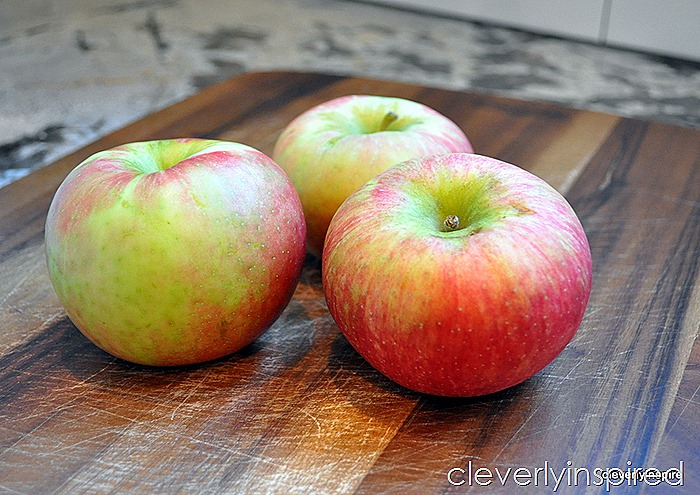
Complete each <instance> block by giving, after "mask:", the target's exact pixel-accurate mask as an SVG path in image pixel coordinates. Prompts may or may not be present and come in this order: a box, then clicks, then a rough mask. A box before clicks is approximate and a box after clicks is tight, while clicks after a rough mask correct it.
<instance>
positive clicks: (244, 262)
mask: <svg viewBox="0 0 700 495" xmlns="http://www.w3.org/2000/svg"><path fill="white" fill-rule="evenodd" d="M305 235H306V226H305V223H304V219H303V212H302V209H301V203H300V201H299V198H298V195H297V193H296V191H295V189H294V187H293V185H292V183H291V182H290V181H289V179H288V177H287V176H286V175H285V174H284V172H283V171H282V170H281V169H280V168H279V167H278V166H277V165H276V164H275V163H274V162H273V161H272V160H271V159H270V158H269V157H267V156H265V155H264V154H263V153H261V152H260V151H258V150H255V149H253V148H250V147H248V146H245V145H242V144H238V143H231V142H224V141H214V140H201V139H171V140H161V141H150V142H140V143H130V144H125V145H123V146H119V147H116V148H112V149H110V150H106V151H102V152H100V153H97V154H95V155H93V156H91V157H90V158H88V159H86V160H85V161H83V162H82V163H81V164H80V165H78V166H77V167H76V168H75V169H74V170H73V171H72V172H71V173H70V174H69V175H68V176H67V177H66V179H65V180H64V181H63V183H62V184H61V186H60V187H59V188H58V190H57V192H56V194H55V196H54V198H53V201H52V203H51V206H50V208H49V212H48V216H47V219H46V230H45V241H46V259H47V265H48V269H49V275H50V278H51V281H52V283H53V286H54V289H55V291H56V294H57V295H58V298H59V300H60V302H61V303H62V304H63V306H64V307H65V309H66V312H67V314H68V316H69V317H70V319H71V320H72V321H73V323H74V324H75V326H76V327H77V328H78V329H79V330H80V331H81V332H82V333H83V334H84V335H85V336H86V337H87V338H89V339H90V340H91V341H92V342H94V343H95V344H96V345H97V346H98V347H100V348H102V349H103V350H105V351H107V352H108V353H110V354H112V355H114V356H117V357H120V358H122V359H125V360H127V361H131V362H134V363H139V364H145V365H153V366H176V365H186V364H194V363H201V362H205V361H209V360H212V359H216V358H219V357H222V356H225V355H228V354H230V353H232V352H235V351H237V350H239V349H241V348H242V347H244V346H245V345H247V344H249V343H250V342H252V341H253V340H254V339H256V338H257V337H258V336H259V335H260V334H261V333H263V332H264V331H265V330H266V329H267V328H269V327H270V326H271V325H272V323H273V322H274V321H275V320H276V319H277V318H278V317H279V315H280V314H281V312H282V311H283V309H284V308H285V307H286V305H287V304H288V303H289V301H290V299H291V297H292V294H293V292H294V290H295V287H296V285H297V283H298V281H299V277H300V275H301V268H302V265H303V260H304V256H305V252H306V248H305Z"/></svg>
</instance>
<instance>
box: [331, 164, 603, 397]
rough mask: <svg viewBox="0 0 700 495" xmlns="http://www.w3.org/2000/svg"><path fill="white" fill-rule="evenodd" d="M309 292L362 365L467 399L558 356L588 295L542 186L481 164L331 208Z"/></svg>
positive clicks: (562, 206) (585, 274)
mask: <svg viewBox="0 0 700 495" xmlns="http://www.w3.org/2000/svg"><path fill="white" fill-rule="evenodd" d="M322 282H323V289H324V294H325V297H326V301H327V304H328V309H329V311H330V313H331V315H332V317H333V319H334V320H335V321H336V323H337V325H338V327H339V328H340V331H341V332H342V333H343V334H344V335H345V337H346V338H347V339H348V341H349V342H350V344H351V345H352V346H353V347H354V348H355V349H356V350H357V351H358V353H359V354H360V355H361V356H363V357H364V358H365V359H366V360H367V361H368V362H369V363H370V364H371V365H372V366H373V367H374V368H376V369H377V370H378V371H380V372H381V373H383V374H384V375H386V376H387V377H388V378H390V379H391V380H393V381H395V382H397V383H399V384H400V385H403V386H404V387H406V388H409V389H411V390H414V391H418V392H423V393H426V394H432V395H441V396H452V397H470V396H477V395H484V394H489V393H492V392H497V391H500V390H503V389H506V388H508V387H511V386H513V385H516V384H518V383H520V382H522V381H524V380H526V379H527V378H529V377H531V376H533V375H534V374H536V373H537V372H538V371H540V370H541V369H542V368H544V367H545V366H546V365H547V364H549V363H550V362H551V361H552V360H553V359H554V358H555V357H556V356H557V355H558V354H559V353H560V352H561V351H562V350H563V349H564V347H565V346H566V345H567V343H568V342H569V341H570V340H571V339H572V337H573V336H574V334H575V333H576V331H577V330H578V328H579V326H580V324H581V322H582V318H583V315H584V311H585V308H586V305H587V303H588V299H589V296H590V291H591V253H590V249H589V245H588V240H587V238H586V234H585V232H584V230H583V228H582V226H581V223H580V222H579V219H578V218H577V216H576V214H575V212H574V211H573V209H572V208H571V206H570V205H569V204H568V203H567V201H566V200H565V199H564V198H563V197H562V196H561V195H560V194H559V193H558V192H557V191H556V190H555V189H553V188H552V187H551V186H550V185H548V184H547V183H546V182H545V181H543V180H542V179H540V178H538V177H536V176H534V175H533V174H531V173H529V172H527V171H525V170H523V169H521V168H519V167H517V166H515V165H511V164H508V163H505V162H502V161H500V160H497V159H494V158H489V157H485V156H480V155H475V154H466V153H453V154H446V155H432V156H428V157H424V158H422V159H415V160H409V161H407V162H404V163H401V164H398V165H396V166H395V167H393V168H391V169H390V170H388V171H386V172H383V173H382V174H380V175H378V176H377V177H375V178H374V179H372V180H370V181H369V182H368V183H367V184H366V185H364V186H363V187H362V188H360V189H359V190H358V191H356V192H355V193H353V194H352V195H351V196H350V197H349V198H348V199H347V200H346V201H345V203H343V205H342V206H341V207H340V208H339V209H338V212H337V213H336V215H335V216H334V218H333V220H332V222H331V224H330V227H329V230H328V236H327V237H326V242H325V247H324V250H323V258H322Z"/></svg>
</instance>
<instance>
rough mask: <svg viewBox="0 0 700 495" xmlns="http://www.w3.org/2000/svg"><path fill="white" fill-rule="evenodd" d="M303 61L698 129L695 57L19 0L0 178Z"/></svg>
mask: <svg viewBox="0 0 700 495" xmlns="http://www.w3.org/2000/svg"><path fill="white" fill-rule="evenodd" d="M256 70H309V71H316V72H326V73H334V74H343V75H346V74H347V75H359V76H365V77H373V78H379V79H391V80H399V81H405V82H411V83H420V84H425V85H430V86H434V87H439V88H448V89H458V90H475V91H481V92H488V93H494V94H502V95H507V96H512V97H516V98H521V99H526V100H544V101H550V102H556V103H561V104H564V105H568V106H572V107H576V108H587V109H593V110H598V111H603V112H610V113H615V114H620V115H624V116H629V117H637V118H643V119H655V120H661V121H665V122H669V123H673V124H678V125H683V126H692V127H700V64H698V63H694V62H689V61H682V60H677V59H670V58H663V57H658V56H653V55H646V54H641V53H636V52H631V51H625V50H618V49H614V48H606V47H600V46H596V45H593V44H590V43H583V42H577V41H571V40H562V39H558V38H553V37H547V36H540V35H536V34H531V33H526V32H522V31H515V30H509V29H505V28H502V27H496V26H488V25H483V24H478V23H472V22H468V21H465V20H458V19H448V18H444V17H439V16H431V15H427V14H420V13H416V12H408V11H401V10H396V9H392V8H388V7H380V6H376V5H369V4H365V3H361V2H352V1H341V0H237V1H236V2H231V1H226V0H89V1H88V0H51V1H44V0H27V1H24V2H13V3H12V4H11V5H10V6H9V7H8V8H5V10H4V11H3V14H2V17H1V18H0V187H1V186H3V185H6V184H8V183H9V182H12V181H13V180H16V179H18V178H20V177H22V176H24V175H26V174H28V173H29V172H31V171H32V170H34V169H36V168H38V167H41V166H43V165H45V164H47V163H50V162H51V161H53V160H55V159H57V158H59V157H61V156H63V155H65V154H67V153H69V152H71V151H74V150H76V149H78V148H80V147H82V146H84V145H86V144H87V143H89V142H91V141H93V140H95V139H97V138H99V137H100V136H103V135H105V134H107V133H109V132H111V131H113V130H116V129H118V128H119V127H122V126H123V125H125V124H127V123H129V122H132V121H134V120H138V119H139V118H141V117H143V116H145V115H147V114H149V113H152V112H153V111H155V110H158V109H160V108H163V107H165V106H168V105H170V104H172V103H175V102H177V101H180V100H182V99H184V98H186V97H187V96H189V95H191V94H193V93H196V92H197V91H198V90H200V89H201V88H204V87H206V86H208V85H211V84H214V83H216V82H219V81H221V80H224V79H226V78H229V77H231V76H234V75H236V74H241V73H244V72H249V71H256Z"/></svg>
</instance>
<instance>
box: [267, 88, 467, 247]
mask: <svg viewBox="0 0 700 495" xmlns="http://www.w3.org/2000/svg"><path fill="white" fill-rule="evenodd" d="M472 151H473V149H472V146H471V144H470V142H469V140H468V139H467V137H466V136H465V134H464V132H463V131H462V130H461V129H460V128H459V127H458V126H457V125H456V124H455V123H454V122H453V121H452V120H450V119H449V118H447V117H446V116H444V115H442V114H440V113H439V112H437V111H436V110H434V109H432V108H430V107H428V106H426V105H424V104H422V103H418V102H415V101H412V100H407V99H404V98H397V97H385V96H375V95H348V96H342V97H339V98H335V99H333V100H330V101H327V102H325V103H322V104H320V105H317V106H315V107H313V108H310V109H309V110H307V111H305V112H303V113H302V114H301V115H299V116H298V117H296V118H295V119H293V120H292V121H291V122H290V123H289V124H288V125H287V126H286V127H285V129H284V130H283V131H282V133H281V134H280V136H279V138H278V139H277V142H276V144H275V148H274V151H273V153H272V158H273V159H274V160H275V162H277V163H278V164H279V165H280V167H282V168H283V169H284V170H285V172H286V173H287V175H289V177H290V178H291V180H292V182H293V183H294V186H295V187H296V188H297V191H298V192H299V196H300V198H301V203H302V205H303V208H304V214H305V217H306V223H307V247H308V249H309V251H310V252H312V253H314V254H316V255H319V256H320V254H321V252H322V249H323V241H324V239H325V236H326V231H327V229H328V224H329V223H330V221H331V218H332V217H333V215H334V214H335V212H336V210H337V209H338V207H339V206H340V204H341V203H342V202H343V201H344V200H345V199H346V198H347V197H348V196H349V195H350V194H351V193H353V192H354V191H356V190H357V189H359V188H360V187H361V186H362V185H363V184H364V183H365V182H367V181H368V180H369V179H371V178H372V177H374V176H375V175H377V174H379V173H380V172H383V171H385V170H387V169H388V168H389V167H391V166H392V165H396V164H397V163H399V162H402V161H405V160H409V159H412V158H419V157H422V156H425V155H429V154H435V153H453V152H472Z"/></svg>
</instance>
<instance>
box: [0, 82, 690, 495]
mask: <svg viewBox="0 0 700 495" xmlns="http://www.w3.org/2000/svg"><path fill="white" fill-rule="evenodd" d="M353 93H354V94H357V93H373V94H385V95H394V96H402V97H406V98H411V99H415V100H418V101H421V102H423V103H425V104H427V105H430V106H432V107H434V108H436V109H437V110H439V111H441V112H443V113H444V114H446V115H447V116H449V117H450V118H452V119H453V120H454V121H455V122H457V123H458V124H459V125H460V126H461V127H462V128H463V129H464V130H465V132H466V133H467V134H468V136H469V137H470V139H471V140H472V142H473V144H474V147H475V149H476V151H477V152H478V153H481V154H486V155H490V156H495V157H497V158H500V159H503V160H506V161H510V162H512V163H515V164H517V165H520V166H522V167H523V168H525V169H527V170H530V171H532V172H533V173H536V174H537V175H539V176H541V177H542V178H544V179H545V180H547V181H549V182H550V183H551V184H552V185H554V186H555V187H556V188H558V189H559V190H560V191H561V192H562V193H564V194H565V195H566V197H567V199H568V200H569V201H570V202H571V203H572V205H573V207H574V209H575V210H576V211H577V213H578V214H579V216H580V218H581V220H582V223H583V225H584V228H585V229H586V232H587V234H588V236H589V239H590V242H591V249H592V253H593V265H594V288H593V294H592V298H591V302H590V304H589V307H588V311H587V313H586V317H585V319H584V322H583V324H582V327H581V329H580V331H579V333H578V334H577V335H576V337H575V338H574V340H573V341H572V342H571V344H570V345H569V346H568V347H567V348H566V349H565V350H564V352H563V353H562V354H561V355H560V356H559V357H558V358H557V359H556V360H555V361H554V362H553V363H552V364H551V365H550V366H548V367H547V368H546V369H545V370H543V371H542V372H541V373H539V374H538V375H536V376H535V377H533V378H532V379H530V380H528V381H526V382H525V383H523V384H521V385H519V386H516V387H513V388H512V389H509V390H506V391H504V392H501V393H498V394H494V395H492V396H487V397H481V398H476V399H468V400H467V399H464V400H456V399H449V400H448V399H439V398H434V397H429V396H423V395H420V394H416V393H412V392H409V391H406V390H404V389H402V388H400V387H398V386H396V385H394V384H393V383H391V382H389V381H388V380H386V379H385V378H383V377H382V376H380V375H379V374H378V373H377V372H375V371H374V370H373V369H372V368H371V367H369V365H367V364H366V363H365V362H364V361H363V360H362V358H361V357H360V356H358V355H357V353H355V351H354V350H353V349H352V348H351V347H350V346H349V344H348V343H347V341H346V340H345V339H344V338H343V337H342V336H341V335H340V334H339V332H338V329H337V327H336V326H335V324H334V323H333V321H332V319H331V318H330V316H329V314H328V312H327V310H326V306H325V302H324V300H323V296H322V290H321V284H320V263H319V260H318V259H316V258H313V257H309V258H308V259H307V260H306V263H305V269H304V274H303V279H302V282H301V283H300V285H299V287H298V289H297V291H296V293H295V296H294V299H293V300H292V302H291V303H290V305H289V307H288V308H287V309H286V311H285V312H284V313H283V315H282V317H281V318H280V320H279V321H278V322H277V323H276V324H275V325H274V326H273V328H272V329H271V330H270V331H268V332H267V333H266V334H264V335H263V336H262V337H261V338H260V339H259V340H258V341H256V342H255V343H253V344H252V345H251V346H249V347H248V348H246V349H244V350H243V351H241V352H239V353H237V354H235V355H233V356H230V357H228V358H225V359H221V360H218V361H216V362H213V363H208V364H205V365H200V366H191V367H184V368H176V369H152V368H147V367H141V366H136V365H131V364H129V363H125V362H123V361H120V360H118V359H115V358H113V357H110V356H109V355H107V354H105V353H103V352H101V351H100V350H99V349H97V348H96V347H95V346H93V345H92V344H91V343H89V342H88V341H87V340H86V339H85V338H84V337H83V336H82V335H81V334H80V333H79V332H78V331H77V330H76V329H75V327H74V326H73V325H72V323H71V322H70V321H69V320H68V318H67V317H66V316H65V312H64V311H63V310H62V309H61V307H60V305H59V304H58V301H57V299H56V297H55V295H54V293H53V291H52V289H51V286H50V282H49V280H48V276H47V272H46V268H45V265H44V258H43V222H44V219H45V215H46V211H47V209H48V205H49V202H50V200H51V197H52V195H53V193H54V191H55V189H56V188H57V187H58V185H59V184H60V182H61V181H62V179H63V178H64V177H65V175H66V174H67V173H68V172H69V170H70V169H71V168H72V167H73V166H75V165H76V164H77V163H79V162H80V161H81V160H82V159H84V158H85V157H87V156H89V155H90V154H92V153H94V152H96V151H99V150H102V149H106V148H109V147H112V146H115V145H117V144H122V143H124V142H129V141H137V140H145V139H158V138H166V137H182V136H197V137H212V138H220V139H229V140H235V141H240V142H243V143H246V144H249V145H252V146H255V147H257V148H259V149H261V150H262V151H263V152H266V153H271V151H272V147H273V145H274V141H275V139H276V138H277V136H278V135H279V132H280V131H281V129H282V128H283V127H284V126H285V125H286V124H287V123H288V122H289V121H290V120H291V119H292V118H293V117H294V116H296V115H297V114H299V113H300V112H301V111H303V110H305V109H307V108H309V107H311V106H313V105H315V104H317V103H321V102H323V101H326V100H328V99H330V98H333V97H335V96H340V95H343V94H353ZM699 184H700V131H698V130H694V129H688V128H679V127H674V126H670V125H665V124H659V123H654V122H644V121H638V120H631V119H624V118H619V117H615V116H611V115H605V114H599V113H594V112H587V111H581V110H574V109H569V108H564V107H558V106H554V105H550V104H545V103H533V102H523V101H517V100H512V99H506V98H500V97H495V96H488V95H480V94H467V93H457V92H451V91H445V90H438V89H432V88H425V87H420V86H415V85H408V84H400V83H394V82H388V81H375V80H367V79H359V78H352V77H347V78H346V77H338V76H327V75H319V74H304V73H253V74H247V75H244V76H240V77H236V78H233V79H231V80H229V81H226V82H224V83H221V84H219V85H217V86H213V87H211V88H208V89H206V90H204V91H203V92H201V93H200V94H198V95H196V96H194V97H192V98H190V99H188V100H185V101H183V102H180V103H178V104H176V105H174V106H173V107H170V108H167V109H165V110H162V111H160V112H158V113H156V114H153V115H150V116H148V117H146V118H145V119H142V120H140V121H139V122H136V123H134V124H132V125H130V126H127V127H126V128H124V129H122V130H119V131H117V132H115V133H113V134H110V135H108V136H106V137H104V138H102V139H100V140H99V141H97V142H95V143H93V144H91V145H89V146H87V147H86V148H84V149H81V150H79V151H77V152H76V153H73V154H71V155H70V156H67V157H65V158H64V159H61V160H59V161H57V162H56V163H54V164H52V165H50V166H48V167H46V168H44V169H41V170H39V171H37V172H35V173H33V174H31V175H30V176H28V177H26V178H24V179H22V180H20V181H18V182H16V183H13V184H10V185H9V186H7V187H5V188H3V189H1V190H0V492H3V493H26V494H30V493H31V494H38V493H66V494H67V493H70V494H72V493H137V494H141V493H148V494H152V493H280V494H290V493H304V494H306V493H338V494H372V493H400V494H402V495H405V494H414V493H415V494H431V493H435V494H438V493H439V494H443V493H467V492H472V493H475V492H477V493H499V492H503V493H543V492H544V493H547V492H552V491H553V487H554V483H553V481H551V480H550V482H549V483H550V484H549V485H547V486H546V487H543V486H541V484H542V483H543V480H542V479H540V480H539V484H540V486H534V483H530V484H529V485H528V486H522V487H520V486H517V485H515V483H514V481H513V479H512V478H511V479H510V480H509V482H508V483H507V484H506V486H505V487H501V486H500V483H499V482H498V480H497V479H494V482H493V483H492V484H491V485H490V486H488V487H479V486H476V485H475V484H472V486H469V485H468V484H465V485H461V486H453V485H451V484H450V483H448V480H447V476H446V475H447V472H448V471H449V470H450V469H451V468H453V467H460V468H464V469H466V467H467V466H468V465H469V463H470V462H471V464H472V466H473V467H474V469H476V468H478V467H486V468H490V469H491V470H492V471H493V470H494V469H495V468H499V469H500V470H501V471H500V472H501V473H503V472H505V470H507V469H508V468H512V469H513V470H514V469H516V468H518V467H523V468H530V469H533V470H534V469H535V468H538V467H542V466H544V465H545V463H548V465H549V466H551V467H552V468H553V469H554V470H556V472H557V473H558V472H561V470H562V469H564V468H566V467H567V466H568V464H567V462H570V463H571V466H574V467H583V468H587V469H590V470H591V471H592V470H593V469H594V468H595V467H602V468H606V467H619V468H622V469H626V468H627V467H628V464H627V462H628V461H629V463H630V464H631V465H633V466H635V467H652V466H655V467H659V468H661V469H668V468H669V467H674V466H675V467H678V465H679V462H680V461H684V463H685V471H684V474H685V478H684V485H683V486H678V487H674V488H673V489H672V493H698V490H700V477H699V475H698V471H700V465H699V464H698V461H699V457H700V433H699V431H698V418H700V400H698V390H699V389H700V345H698V344H697V343H695V341H696V338H697V335H698V331H699V326H700V187H698V185H699ZM640 488H643V487H642V486H638V487H636V488H635V487H624V486H623V487H619V488H618V489H616V490H614V492H615V493H628V492H629V493H637V492H639V489H640ZM599 490H600V489H598V491H599ZM666 490H667V491H668V490H671V488H670V487H668V486H666ZM559 491H560V492H562V493H589V492H590V491H589V489H588V488H587V487H586V486H585V482H584V481H582V482H581V484H580V485H579V486H575V487H566V491H564V488H560V490H559ZM598 491H594V492H593V493H597V492H598ZM642 491H643V492H644V490H642ZM646 491H647V492H648V493H657V492H658V493H666V491H664V490H663V487H647V488H646Z"/></svg>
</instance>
